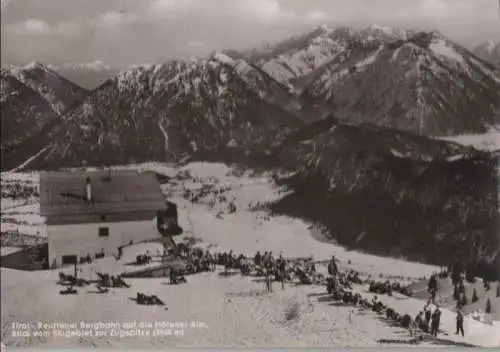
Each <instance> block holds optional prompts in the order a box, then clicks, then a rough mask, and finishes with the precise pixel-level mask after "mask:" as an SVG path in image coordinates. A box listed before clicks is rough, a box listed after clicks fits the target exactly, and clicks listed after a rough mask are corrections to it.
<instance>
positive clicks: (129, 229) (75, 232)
mask: <svg viewBox="0 0 500 352" xmlns="http://www.w3.org/2000/svg"><path fill="white" fill-rule="evenodd" d="M100 227H107V228H108V229H109V236H108V237H99V228H100ZM160 237H161V235H160V234H159V233H158V230H157V228H156V218H153V219H151V220H142V221H141V220H136V221H124V222H96V223H84V224H62V225H47V239H48V245H49V264H50V265H54V260H55V264H56V266H60V265H61V263H62V256H65V255H77V256H78V257H79V258H80V257H84V256H86V255H87V254H89V255H90V256H91V257H92V258H94V257H95V254H97V253H100V252H101V249H104V252H105V254H106V256H109V255H115V254H117V252H118V247H119V246H122V245H128V244H129V243H130V241H132V242H133V243H137V242H140V241H145V240H151V239H157V238H160Z"/></svg>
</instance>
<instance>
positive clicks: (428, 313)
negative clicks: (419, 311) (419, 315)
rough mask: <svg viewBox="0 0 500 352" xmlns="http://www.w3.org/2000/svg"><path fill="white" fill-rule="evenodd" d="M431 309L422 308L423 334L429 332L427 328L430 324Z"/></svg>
mask: <svg viewBox="0 0 500 352" xmlns="http://www.w3.org/2000/svg"><path fill="white" fill-rule="evenodd" d="M431 315H432V314H431V309H430V308H429V306H426V307H425V308H424V326H425V329H424V332H427V333H428V332H429V327H430V324H431Z"/></svg>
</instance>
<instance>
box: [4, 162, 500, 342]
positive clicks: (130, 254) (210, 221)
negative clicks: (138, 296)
mask: <svg viewBox="0 0 500 352" xmlns="http://www.w3.org/2000/svg"><path fill="white" fill-rule="evenodd" d="M129 167H130V168H131V169H148V170H151V171H155V172H158V173H160V174H166V175H168V176H169V177H170V181H169V182H168V183H166V184H164V185H163V189H164V190H165V193H166V195H168V197H169V199H172V200H173V201H174V202H175V203H176V204H178V206H179V217H180V218H179V222H180V224H182V226H183V228H184V229H185V231H186V234H185V235H183V236H180V238H179V239H178V241H184V240H185V239H187V238H188V237H191V238H195V239H196V240H198V241H200V242H198V243H197V246H200V247H201V248H203V249H208V250H210V251H212V252H222V251H225V250H229V249H232V250H233V251H234V252H235V253H236V254H239V253H243V254H245V255H248V256H253V255H254V254H255V252H256V251H257V250H259V251H261V253H263V252H264V251H272V252H273V253H275V254H276V255H277V254H279V253H280V252H282V253H283V255H284V256H285V257H288V258H297V257H308V256H310V255H312V256H313V258H314V260H315V261H317V262H318V264H317V266H316V267H317V270H318V272H319V273H322V274H323V273H325V271H326V268H325V266H324V264H320V263H319V262H322V261H323V262H324V261H327V260H328V259H330V258H331V256H332V255H335V256H336V258H337V259H338V260H340V263H339V268H340V270H341V271H342V272H344V271H348V270H351V269H353V270H356V271H358V272H360V275H361V277H362V278H363V279H365V278H366V277H367V276H368V275H371V277H372V278H373V279H375V280H386V279H387V280H391V282H392V281H393V280H397V281H398V282H401V283H402V284H403V282H402V280H405V281H406V280H407V281H414V280H419V278H421V277H423V276H426V277H428V276H429V275H430V274H432V273H433V272H435V271H437V270H439V267H436V266H431V265H425V264H421V263H414V262H408V261H404V260H399V259H394V258H383V257H376V256H373V255H369V254H365V253H360V252H356V251H349V250H346V249H345V248H342V247H340V246H338V245H334V244H327V243H324V242H321V241H318V240H316V239H315V238H313V237H312V236H311V232H312V231H311V228H310V226H309V225H310V224H308V223H306V222H303V221H300V220H297V219H291V218H289V217H282V216H272V215H271V214H269V213H268V212H267V211H266V210H254V207H253V205H254V204H255V203H266V202H267V201H269V200H271V199H276V198H280V197H281V196H282V194H280V188H279V187H276V185H275V184H274V183H273V181H272V179H271V178H270V177H268V175H260V174H258V175H255V174H252V173H250V172H249V173H245V174H242V173H241V172H239V170H237V169H233V168H229V167H227V166H225V165H221V164H208V163H194V164H189V165H186V166H184V167H180V168H173V169H171V170H166V169H167V167H166V166H165V165H148V166H145V167H144V165H129ZM20 177H23V178H30V179H31V178H32V177H31V175H22V174H17V175H13V174H2V179H4V178H6V179H9V180H11V181H12V182H13V183H15V180H16V178H17V179H18V180H19V178H20ZM35 182H37V181H35ZM207 189H209V190H210V192H206V191H205V192H204V190H207ZM187 191H188V192H187ZM186 193H188V194H196V195H200V197H198V200H197V201H193V200H192V198H190V197H189V196H186ZM233 200H236V201H237V202H238V203H237V205H236V206H237V210H236V211H235V212H232V213H223V214H222V215H220V216H217V215H218V214H219V210H220V209H223V208H225V207H224V206H225V205H226V206H227V205H228V203H229V202H232V201H233ZM23 210H24V209H23ZM23 210H19V211H16V209H12V213H11V214H9V215H11V216H15V215H17V214H14V213H20V212H22V211H23ZM18 216H19V215H18ZM19 217H20V216H19ZM2 219H3V217H2ZM1 249H2V254H4V253H5V252H9V251H13V249H12V248H6V247H2V248H1ZM158 249H161V246H160V245H159V244H158V243H148V244H137V245H135V246H132V247H127V248H125V249H124V251H123V257H122V259H121V260H116V259H115V258H112V257H109V258H104V259H98V260H95V261H94V262H93V263H92V264H83V265H80V266H79V269H80V270H81V271H80V272H79V277H82V278H91V277H95V272H105V273H110V274H112V275H114V274H119V273H121V272H123V271H129V270H131V266H130V265H127V263H130V262H131V261H134V260H135V258H136V256H137V255H139V254H143V253H145V251H146V250H149V251H150V253H152V254H154V253H156V252H157V250H158ZM2 259H3V258H2ZM153 265H154V264H153ZM62 270H63V271H64V272H65V273H67V274H71V270H73V268H65V269H62ZM222 270H223V268H222V267H219V268H218V270H217V271H216V272H214V273H199V274H195V275H190V276H188V277H187V281H188V283H187V284H185V285H165V283H166V281H168V278H167V279H165V278H139V279H129V280H126V281H127V282H128V283H130V284H131V286H132V287H131V288H130V289H116V290H112V291H111V292H110V294H108V295H98V294H93V293H91V292H92V291H93V288H91V287H88V288H83V289H82V288H79V294H78V295H69V296H65V297H63V298H61V296H60V295H59V294H58V290H59V289H58V288H57V286H56V284H55V282H56V281H57V280H58V277H57V276H58V271H59V269H58V270H48V271H39V272H25V271H20V270H12V269H6V268H2V269H1V275H2V276H1V277H2V285H1V296H2V300H1V304H2V316H1V319H2V320H1V322H2V336H4V337H6V338H5V339H4V343H5V344H6V345H7V346H8V347H13V346H16V347H21V346H22V347H28V346H37V347H40V346H43V347H47V348H49V347H52V348H55V347H58V348H69V347H73V348H77V347H79V348H83V347H90V346H93V347H101V346H107V347H110V346H111V347H116V348H120V347H127V348H130V347H136V348H138V349H140V348H146V347H153V346H156V347H157V346H158V345H160V344H161V345H162V346H175V347H179V346H182V347H188V346H190V347H193V346H213V347H217V348H220V346H231V347H244V346H246V347H248V346H252V347H267V348H269V347H270V346H276V347H283V346H290V347H297V346H303V347H306V348H307V347H309V348H311V347H312V346H318V347H321V346H338V347H344V348H345V347H346V346H351V347H354V346H356V347H361V346H364V347H377V346H378V347H379V348H380V347H396V346H397V347H405V342H406V347H407V346H408V343H409V342H408V341H409V340H411V339H412V337H411V336H410V334H409V332H408V330H404V329H402V328H400V327H394V326H393V325H391V324H388V322H387V321H386V320H385V318H384V317H383V315H377V314H375V313H374V312H371V311H370V310H368V309H363V308H361V307H357V308H354V307H352V306H350V305H344V304H341V303H340V302H332V301H330V300H329V297H327V294H326V289H325V287H324V286H319V285H295V284H289V283H287V284H286V285H285V289H284V290H282V289H281V287H279V286H278V287H277V286H276V285H273V286H274V288H275V290H274V292H273V293H266V292H265V287H264V283H262V282H258V280H256V279H255V278H254V277H244V276H241V275H239V274H237V275H232V276H230V277H222V275H219V274H220V273H221V272H222ZM92 272H93V274H92ZM426 283H427V281H420V282H418V283H417V284H418V285H419V286H422V287H424V290H425V288H426ZM440 288H441V286H440ZM468 288H469V287H467V289H468ZM495 288H496V284H492V289H491V291H493V292H494V290H495ZM353 289H354V292H359V293H360V294H361V295H362V296H363V297H366V298H367V299H368V300H371V298H372V296H373V294H371V293H368V292H367V291H368V285H354V286H353ZM33 290H37V293H38V297H40V298H42V301H44V302H53V303H55V304H56V305H57V306H58V309H57V310H55V309H53V308H52V307H53V305H49V304H45V305H44V304H37V301H35V300H33V299H31V298H30V297H31V293H32V292H33ZM89 291H90V292H89ZM138 291H139V292H146V293H149V294H156V295H158V297H159V298H160V299H162V300H163V301H164V302H165V304H166V307H167V308H168V312H165V310H164V309H155V308H154V307H144V306H140V305H136V304H135V303H134V302H132V301H131V300H130V297H131V296H134V295H135V293H136V292H138ZM478 295H479V296H480V297H481V298H482V297H483V296H484V295H485V292H484V290H483V289H482V288H481V289H478ZM378 296H379V299H380V300H381V301H382V302H383V303H384V304H386V305H387V306H389V307H391V308H394V309H395V310H396V311H398V312H399V313H401V314H405V313H407V314H409V315H410V316H412V317H414V316H415V315H416V314H417V312H418V311H419V310H421V309H422V307H423V306H424V304H425V302H426V299H427V295H421V297H415V298H410V297H404V296H402V295H399V294H397V293H394V294H393V295H392V296H388V295H378ZM38 301H40V300H38ZM207 302H210V304H206V303H207ZM492 302H493V305H494V306H495V304H496V302H498V298H496V301H495V300H494V299H492ZM291 308H295V310H296V312H297V313H298V314H296V315H295V317H294V318H293V319H286V317H287V313H288V312H289V311H290V310H291ZM441 310H442V312H443V315H442V320H441V328H442V330H443V331H444V332H445V333H443V334H440V335H439V338H438V339H437V340H436V339H427V338H425V339H424V340H422V341H421V343H420V344H419V346H420V347H431V346H436V345H439V344H440V343H442V344H448V346H450V345H453V343H454V342H455V343H472V344H477V345H479V346H484V347H495V346H497V345H498V336H499V335H498V334H497V333H495V331H498V327H499V325H498V322H494V324H492V325H491V326H490V325H485V324H483V323H482V322H479V321H475V320H473V319H472V317H471V316H469V315H468V316H466V317H465V324H464V325H465V329H466V332H467V333H466V335H465V337H461V336H456V335H454V334H453V333H454V329H455V326H454V325H455V320H454V318H455V314H454V312H453V308H452V307H449V306H448V305H445V304H442V306H441ZM117 314H118V315H117ZM166 314H168V321H169V322H184V321H188V322H191V321H197V322H200V323H206V324H207V326H208V329H206V328H203V329H198V328H186V329H184V334H183V336H182V337H176V336H156V337H155V338H154V339H151V338H140V337H134V336H132V337H121V338H120V337H118V336H104V337H96V336H94V337H88V338H78V337H56V336H54V335H48V336H45V337H43V338H39V339H38V338H36V337H32V338H23V337H14V336H12V333H11V332H12V323H13V322H15V321H39V320H43V321H48V322H51V321H58V322H71V321H73V319H74V317H75V316H78V317H79V318H78V319H79V320H81V321H85V322H89V323H90V322H108V321H117V320H118V321H121V322H124V321H127V322H128V321H144V320H148V321H165V320H166V319H165V316H166ZM146 315H147V319H145V318H144V317H145V316H146ZM494 319H495V318H494ZM99 330H101V331H103V330H106V331H108V330H107V329H105V328H104V327H103V328H102V329H99ZM381 339H386V340H387V339H390V340H394V342H396V343H395V344H388V345H386V344H384V343H382V342H380V340H381ZM398 341H399V343H397V342H398Z"/></svg>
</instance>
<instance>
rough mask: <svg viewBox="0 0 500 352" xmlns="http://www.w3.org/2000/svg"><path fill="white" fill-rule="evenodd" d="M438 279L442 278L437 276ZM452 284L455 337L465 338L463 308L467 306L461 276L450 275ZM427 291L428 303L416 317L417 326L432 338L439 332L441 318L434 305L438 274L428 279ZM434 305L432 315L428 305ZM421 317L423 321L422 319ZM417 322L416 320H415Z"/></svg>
mask: <svg viewBox="0 0 500 352" xmlns="http://www.w3.org/2000/svg"><path fill="white" fill-rule="evenodd" d="M439 277H442V276H440V275H439ZM452 284H453V298H454V299H455V300H456V301H457V305H456V310H457V315H456V331H455V335H459V334H460V335H462V337H464V336H465V331H464V313H463V310H462V308H463V306H464V305H466V304H467V297H466V295H465V285H464V280H463V277H461V275H457V274H456V273H454V274H453V275H452ZM427 290H428V292H429V302H427V304H426V306H425V307H424V309H423V311H421V312H420V313H419V315H418V316H417V318H418V322H417V323H418V324H419V325H420V327H421V328H422V330H424V331H425V332H429V333H430V334H431V335H433V336H437V333H438V330H439V323H440V318H441V311H440V310H439V306H438V304H436V295H437V293H438V290H439V285H438V274H436V273H434V274H432V275H431V277H430V278H429V283H428V285H427ZM431 302H432V303H434V305H435V306H436V309H435V310H434V312H433V313H431V311H430V308H429V306H430V303H431ZM422 317H423V319H422ZM416 321H417V320H416Z"/></svg>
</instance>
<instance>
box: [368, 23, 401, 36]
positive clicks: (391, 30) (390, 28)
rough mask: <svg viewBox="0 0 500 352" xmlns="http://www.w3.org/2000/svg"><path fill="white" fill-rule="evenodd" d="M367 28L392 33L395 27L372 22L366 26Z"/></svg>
mask: <svg viewBox="0 0 500 352" xmlns="http://www.w3.org/2000/svg"><path fill="white" fill-rule="evenodd" d="M368 29H370V30H372V31H381V32H384V33H386V34H393V33H394V32H395V29H394V28H392V27H389V26H379V25H378V24H372V25H371V26H369V27H368Z"/></svg>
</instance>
